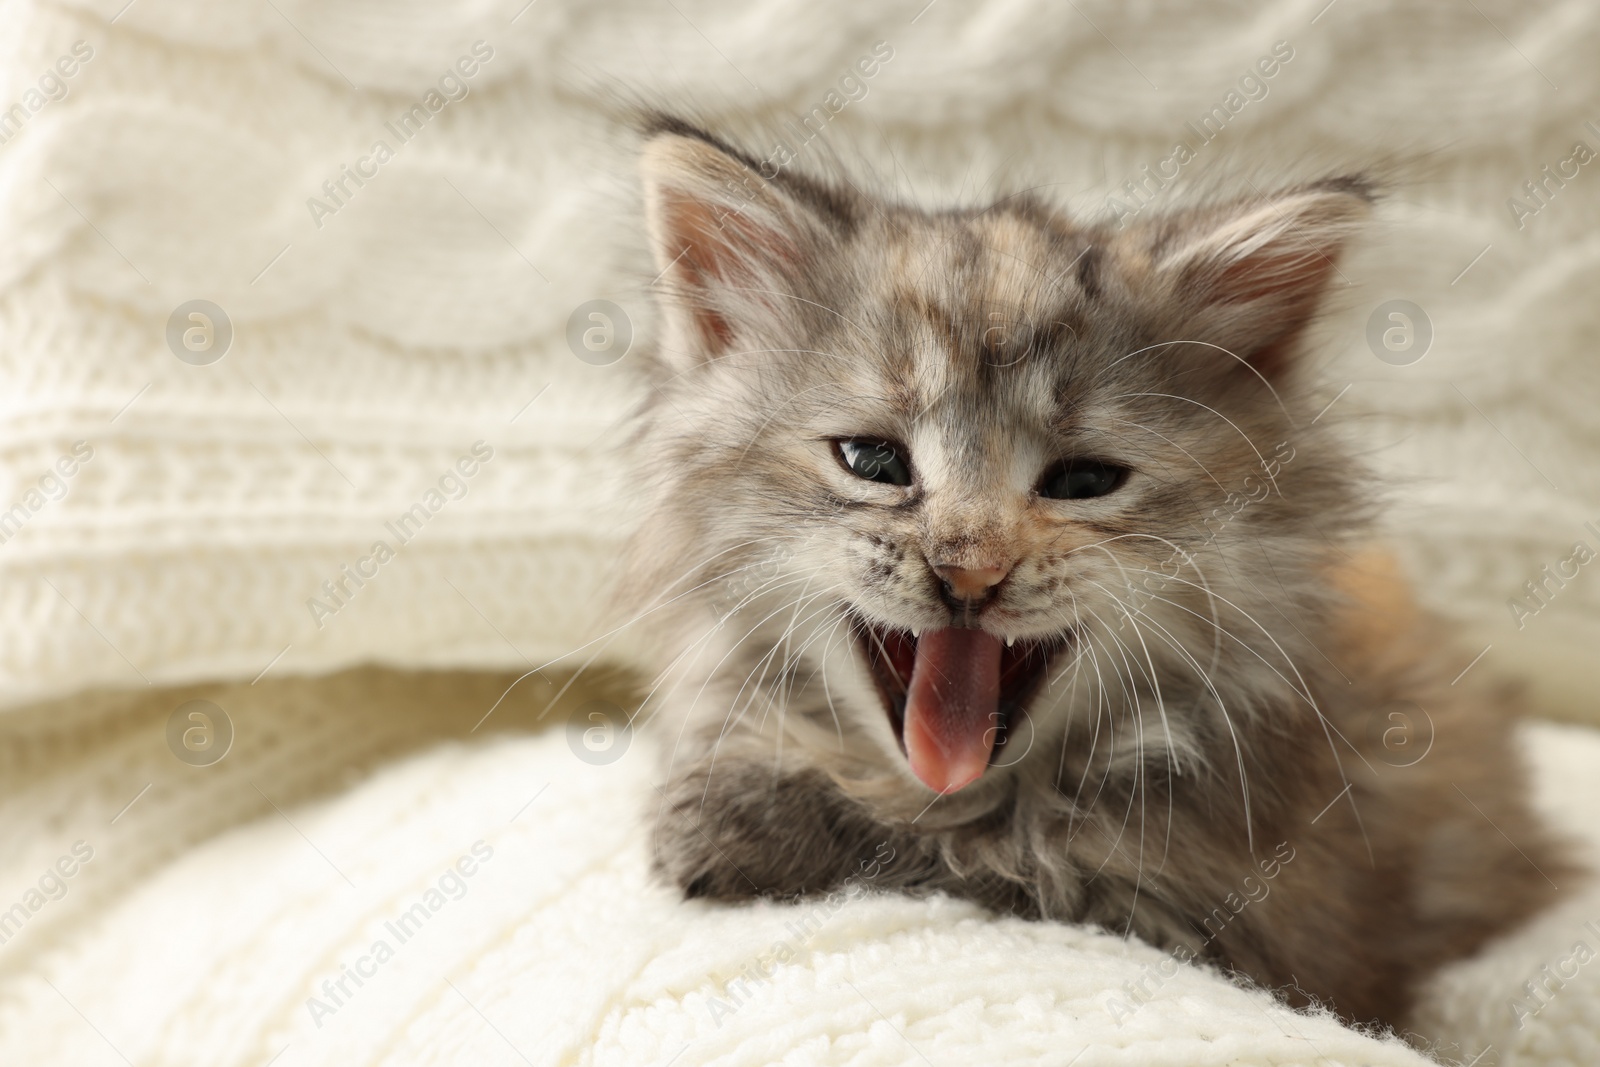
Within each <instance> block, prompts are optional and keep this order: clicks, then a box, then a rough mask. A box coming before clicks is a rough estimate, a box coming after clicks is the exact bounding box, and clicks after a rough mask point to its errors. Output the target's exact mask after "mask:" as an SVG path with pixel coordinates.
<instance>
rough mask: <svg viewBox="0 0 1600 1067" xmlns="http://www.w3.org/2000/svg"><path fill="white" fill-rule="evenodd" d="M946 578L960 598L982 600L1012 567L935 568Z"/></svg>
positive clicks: (945, 582) (946, 583) (946, 582)
mask: <svg viewBox="0 0 1600 1067" xmlns="http://www.w3.org/2000/svg"><path fill="white" fill-rule="evenodd" d="M933 571H934V573H935V574H937V575H938V576H939V577H940V578H942V579H944V584H945V585H948V586H949V587H950V592H951V593H953V594H954V595H955V596H956V597H957V598H958V599H960V600H982V599H984V598H985V597H987V596H988V595H989V590H991V589H993V588H994V587H995V586H997V585H999V584H1000V583H1001V582H1002V581H1003V580H1004V579H1005V576H1006V575H1007V574H1009V573H1011V568H1010V567H940V566H935V567H934V568H933Z"/></svg>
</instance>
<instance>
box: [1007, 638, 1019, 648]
mask: <svg viewBox="0 0 1600 1067" xmlns="http://www.w3.org/2000/svg"><path fill="white" fill-rule="evenodd" d="M1016 643H1017V639H1016V638H1015V637H1008V638H1006V647H1007V648H1010V647H1011V646H1012V645H1014V644H1016Z"/></svg>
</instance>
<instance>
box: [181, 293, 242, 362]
mask: <svg viewBox="0 0 1600 1067" xmlns="http://www.w3.org/2000/svg"><path fill="white" fill-rule="evenodd" d="M232 345H233V320H232V319H230V318H228V313H227V312H226V311H223V310H222V308H220V307H218V306H217V305H216V304H214V303H212V302H211V301H209V300H188V301H185V302H184V303H182V304H179V305H178V306H177V307H175V308H173V309H172V314H171V315H169V316H167V347H168V348H170V349H172V354H173V355H175V356H177V357H178V358H179V359H181V360H183V361H184V362H185V363H187V364H189V365H190V366H192V367H208V366H210V365H211V364H213V363H215V362H216V361H217V360H219V359H221V358H222V357H223V356H225V355H227V354H228V349H229V348H230V347H232Z"/></svg>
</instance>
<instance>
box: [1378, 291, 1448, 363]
mask: <svg viewBox="0 0 1600 1067" xmlns="http://www.w3.org/2000/svg"><path fill="white" fill-rule="evenodd" d="M1367 347H1368V348H1370V349H1372V354H1373V355H1375V356H1377V357H1378V358H1379V359H1381V360H1383V361H1384V362H1385V363H1387V364H1389V365H1390V366H1391V367H1409V366H1411V364H1413V363H1415V362H1417V361H1418V360H1420V359H1421V358H1422V357H1423V356H1425V355H1427V354H1428V349H1429V348H1431V347H1433V320H1431V319H1429V318H1428V313H1427V312H1426V311H1423V310H1422V308H1420V307H1418V306H1417V305H1416V304H1413V303H1412V302H1411V301H1409V300H1388V301H1385V302H1384V303H1382V304H1379V305H1378V306H1377V307H1375V308H1373V309H1372V314H1371V315H1368V316H1367Z"/></svg>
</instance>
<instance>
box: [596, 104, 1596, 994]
mask: <svg viewBox="0 0 1600 1067" xmlns="http://www.w3.org/2000/svg"><path fill="white" fill-rule="evenodd" d="M646 133H647V140H646V143H645V147H644V151H643V160H642V169H643V177H644V193H645V210H646V221H647V225H648V232H649V236H650V239H651V242H652V245H653V249H654V253H655V256H656V258H657V265H658V267H659V268H660V270H661V279H660V281H661V285H662V287H663V289H664V290H665V295H666V299H665V300H664V301H663V319H664V321H663V335H662V338H661V343H660V346H659V350H658V351H657V352H656V353H654V355H653V357H652V359H651V360H650V369H651V373H652V381H651V389H650V394H649V395H650V399H649V401H648V402H647V403H646V404H645V406H644V409H643V410H642V411H641V413H640V422H639V429H638V435H637V440H636V443H637V445H638V446H639V452H640V455H641V457H642V458H641V471H642V476H643V485H644V486H645V489H644V493H645V494H646V496H647V500H648V518H647V519H646V521H645V522H644V523H643V525H642V528H641V532H640V533H639V534H638V535H637V537H636V538H635V540H634V541H633V544H632V548H631V551H630V556H629V559H628V561H627V582H626V584H627V586H628V588H630V589H633V590H640V591H642V592H640V593H639V594H637V602H636V603H635V604H633V605H632V607H633V609H634V610H635V611H636V612H638V613H639V614H641V615H642V616H643V618H645V619H646V620H647V621H648V622H649V623H650V624H651V629H652V633H653V634H654V636H655V639H656V641H657V642H658V645H659V652H660V655H661V664H662V672H661V677H660V680H659V682H658V685H657V688H656V689H655V690H654V691H653V693H652V696H651V698H650V700H649V701H648V702H647V710H649V711H650V713H651V715H652V716H655V717H657V718H658V719H660V720H664V721H665V724H666V726H667V734H668V739H669V743H668V746H667V747H668V749H669V750H670V764H669V766H668V769H667V782H666V785H665V788H664V790H663V793H662V796H663V800H662V805H661V807H662V811H661V817H660V819H659V822H658V824H657V830H656V838H655V850H656V853H655V857H656V864H657V869H658V871H659V872H660V873H661V874H662V875H663V876H664V877H665V878H667V879H669V880H671V881H672V882H673V883H675V884H676V885H678V886H680V887H681V888H682V890H683V891H684V892H685V893H686V894H687V895H688V896H691V897H709V898H715V899H720V900H736V899H740V898H747V897H753V896H757V895H761V896H791V895H795V894H801V893H815V892H820V891H826V890H828V889H829V888H830V887H835V886H838V885H839V884H840V883H842V882H843V881H844V879H846V878H847V877H850V876H852V875H855V876H856V877H857V879H858V880H859V879H861V878H862V875H861V871H863V870H864V869H865V868H866V867H867V861H868V860H869V859H873V858H876V861H875V862H873V864H872V867H873V868H874V869H873V870H872V871H871V872H870V882H871V884H873V885H875V886H878V887H885V888H888V887H898V888H906V889H914V890H923V891H926V890H942V891H945V892H948V893H951V894H955V895H958V896H962V897H967V898H970V899H972V900H975V901H978V902H981V903H982V904H984V905H987V906H989V907H991V908H993V909H995V910H998V911H1001V912H1008V913H1014V914H1018V915H1024V916H1030V917H1038V918H1047V919H1059V920H1071V921H1078V922H1088V923H1098V924H1101V925H1103V926H1105V927H1108V928H1110V929H1113V930H1118V931H1123V932H1127V931H1131V932H1132V933H1134V934H1137V935H1138V936H1140V937H1142V938H1144V939H1146V940H1147V941H1149V942H1151V943H1153V944H1156V945H1158V946H1164V947H1168V948H1172V949H1174V950H1176V951H1177V952H1178V953H1179V954H1180V956H1181V958H1185V959H1188V958H1199V959H1202V960H1209V961H1214V962H1216V963H1218V964H1221V965H1223V966H1224V967H1227V968H1231V969H1234V970H1236V971H1238V972H1242V973H1243V974H1244V975H1248V976H1249V977H1250V978H1252V979H1254V980H1255V981H1257V982H1259V983H1261V984H1263V985H1265V986H1268V987H1271V988H1273V989H1276V990H1279V991H1281V992H1282V993H1283V994H1284V995H1285V996H1286V997H1287V999H1288V1000H1290V1002H1292V1003H1295V1004H1301V1005H1303V1004H1306V1003H1308V1002H1310V1001H1313V1000H1315V1001H1318V1002H1322V1003H1328V1004H1331V1005H1333V1006H1334V1007H1335V1008H1336V1009H1337V1010H1338V1011H1339V1012H1340V1013H1341V1014H1342V1015H1343V1016H1344V1017H1345V1018H1347V1019H1349V1020H1358V1021H1365V1020H1379V1021H1384V1022H1389V1023H1399V1022H1400V1021H1401V1020H1403V1018H1404V1016H1405V1013H1406V1010H1407V1007H1408V1005H1409V1004H1410V1002H1411V998H1412V995H1413V992H1414V990H1415V987H1416V984H1417V981H1418V979H1419V978H1420V977H1421V976H1423V975H1425V974H1426V973H1427V972H1429V971H1431V970H1433V969H1435V968H1436V967H1438V966H1439V965H1441V964H1442V963H1444V962H1446V961H1448V960H1451V959H1455V958H1458V957H1461V956H1464V955H1467V954H1469V953H1471V952H1472V951H1474V950H1475V949H1476V948H1477V947H1478V946H1479V945H1481V944H1482V943H1483V942H1484V941H1485V940H1487V939H1488V938H1490V937H1492V936H1494V935H1496V934H1498V933H1500V932H1502V931H1504V930H1506V929H1508V928H1509V927H1511V925H1512V924H1514V923H1516V922H1518V921H1519V920H1521V919H1522V918H1523V917H1524V916H1526V915H1527V914H1528V913H1529V912H1530V911H1532V910H1534V909H1536V908H1538V907H1540V906H1541V905H1543V904H1544V903H1546V902H1547V901H1548V900H1549V899H1550V898H1551V896H1552V893H1553V892H1554V890H1553V883H1551V881H1550V879H1552V878H1560V877H1561V876H1562V874H1563V873H1565V872H1566V871H1567V868H1566V867H1565V866H1564V865H1563V864H1562V862H1561V861H1560V859H1559V857H1558V856H1557V854H1556V852H1555V850H1554V847H1553V846H1552V844H1551V843H1550V841H1549V840H1548V838H1547V836H1546V834H1545V832H1544V831H1543V830H1542V829H1541V828H1540V827H1539V825H1538V824H1537V823H1536V822H1535V820H1534V818H1533V816H1532V814H1531V813H1530V812H1529V810H1528V808H1527V804H1526V801H1525V794H1526V786H1525V783H1524V780H1523V775H1522V771H1521V770H1520V768H1519V766H1518V764H1517V761H1516V757H1515V755H1514V751H1515V748H1514V745H1513V743H1512V740H1511V737H1510V729H1511V715H1510V711H1509V709H1508V708H1507V707H1506V706H1505V704H1506V697H1505V695H1504V694H1501V693H1497V692H1491V691H1488V690H1486V689H1485V688H1484V687H1483V686H1481V685H1480V684H1479V683H1478V680H1479V679H1480V678H1481V677H1482V676H1483V674H1484V672H1482V671H1480V672H1477V673H1476V674H1469V675H1468V676H1466V677H1465V678H1463V679H1462V680H1461V681H1460V682H1459V683H1456V684H1452V683H1451V676H1452V675H1453V674H1455V673H1456V672H1457V671H1458V670H1459V669H1460V666H1461V664H1462V662H1463V661H1464V659H1465V657H1462V656H1459V655H1458V653H1457V651H1456V650H1455V649H1454V648H1452V646H1451V645H1450V644H1449V643H1448V635H1447V634H1445V633H1443V632H1442V630H1441V628H1440V626H1439V625H1438V624H1437V623H1435V622H1434V621H1432V620H1430V619H1427V618H1425V617H1422V616H1421V615H1420V614H1418V613H1417V612H1415V611H1414V610H1413V609H1411V608H1410V607H1409V606H1408V603H1409V602H1408V600H1407V598H1406V597H1405V596H1404V593H1403V590H1402V588H1401V585H1400V582H1399V579H1398V577H1397V576H1395V575H1394V574H1393V573H1392V571H1391V572H1385V570H1384V567H1383V565H1382V563H1381V561H1379V562H1376V563H1374V562H1373V561H1372V557H1371V555H1370V554H1364V552H1363V549H1362V538H1363V535H1364V532H1365V529H1366V523H1367V519H1368V512H1369V511H1370V508H1369V506H1368V504H1367V500H1368V494H1367V492H1366V489H1367V485H1368V482H1369V476H1368V475H1367V474H1365V473H1364V472H1363V471H1362V469H1361V468H1360V466H1359V465H1358V464H1357V462H1356V461H1355V460H1354V459H1353V458H1352V455H1351V451H1350V449H1349V447H1348V446H1347V445H1346V444H1345V443H1343V441H1342V440H1341V438H1340V437H1339V436H1338V435H1337V434H1336V433H1334V432H1333V431H1331V430H1330V428H1329V425H1328V424H1329V422H1330V421H1331V420H1328V419H1319V418H1317V417H1316V416H1317V414H1318V408H1319V407H1320V406H1321V405H1320V403H1319V401H1320V400H1322V399H1323V398H1322V397H1320V396H1313V395H1312V393H1311V391H1310V388H1309V385H1310V384H1311V383H1309V382H1308V378H1309V375H1308V373H1307V370H1306V367H1305V366H1304V363H1305V361H1306V356H1305V353H1304V351H1303V348H1304V341H1303V335H1304V333H1305V330H1306V327H1307V325H1308V324H1309V322H1310V321H1311V320H1312V318H1313V316H1314V314H1315V313H1316V311H1317V309H1318V306H1319V304H1320V303H1321V298H1322V295H1323V292H1324V289H1325V288H1326V287H1327V286H1328V284H1329V281H1330V275H1332V274H1333V273H1334V272H1335V271H1336V269H1337V268H1336V267H1335V261H1336V260H1337V259H1338V257H1339V254H1340V250H1341V247H1342V246H1343V244H1344V243H1345V242H1346V240H1347V239H1348V238H1349V237H1350V236H1351V234H1352V232H1353V231H1354V230H1355V229H1356V228H1357V227H1358V225H1359V224H1360V223H1361V221H1362V219H1363V218H1364V217H1365V216H1366V215H1367V214H1368V211H1369V205H1370V203H1371V201H1372V200H1373V195H1372V192H1371V191H1370V188H1369V186H1368V184H1367V183H1366V182H1365V181H1363V180H1362V179H1360V178H1352V177H1340V178H1332V179H1329V180H1325V181H1320V182H1315V183H1312V184H1306V185H1300V186H1297V187H1294V188H1289V189H1286V190H1283V191H1280V192H1277V193H1275V194H1272V195H1255V196H1251V197H1249V198H1245V199H1240V200H1236V201H1232V202H1225V203H1214V204H1211V205H1209V206H1204V207H1199V208H1193V209H1184V210H1178V211H1174V212H1172V213H1170V214H1168V215H1167V216H1165V217H1162V218H1159V219H1149V220H1146V219H1145V218H1143V217H1141V218H1140V220H1139V221H1137V222H1135V223H1133V224H1131V225H1129V226H1128V227H1127V228H1125V229H1120V230H1119V229H1116V228H1112V227H1108V226H1092V225H1090V226H1085V225H1079V224H1077V223H1074V222H1072V221H1071V220H1069V219H1067V218H1065V217H1063V216H1062V215H1061V214H1059V213H1057V212H1055V211H1052V210H1051V209H1050V208H1049V207H1047V206H1045V205H1044V204H1042V203H1040V202H1038V201H1036V200H1034V199H1031V198H1028V197H1013V198H1007V199H1003V200H1000V201H998V202H996V203H994V204H991V205H988V206H986V207H983V208H981V209H959V210H939V211H925V210H921V209H918V208H915V207H911V206H907V205H905V204H902V203H895V202H890V201H887V200H884V199H878V198H871V197H868V196H867V195H865V194H863V193H861V192H859V191H858V190H857V189H856V188H855V186H853V185H849V184H848V183H837V184H836V183H828V182H824V181H820V180H817V179H815V178H811V177H806V176H802V175H801V174H799V173H796V172H794V171H793V170H787V169H784V170H780V169H779V168H776V167H774V166H773V165H772V164H771V163H765V164H763V163H760V162H758V161H756V160H755V159H754V158H752V157H750V156H748V155H746V154H745V153H743V152H741V151H740V150H738V149H737V148H735V147H733V146H731V145H729V144H727V143H725V142H724V141H723V140H721V139H719V138H718V137H716V136H714V135H712V134H709V133H706V132H703V131H702V130H699V129H696V128H694V127H693V126H691V125H689V124H687V123H684V122H682V121H679V120H676V119H672V118H665V117H663V118H657V119H654V120H652V121H651V123H650V125H649V127H648V129H647V131H646ZM1408 746H1409V747H1408ZM885 846H887V847H885ZM886 855H887V856H889V857H890V858H889V859H888V860H884V856H886ZM877 861H881V862H877Z"/></svg>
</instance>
